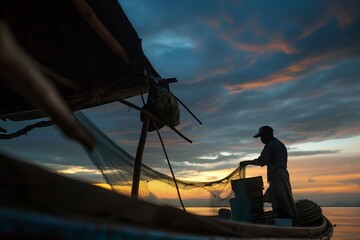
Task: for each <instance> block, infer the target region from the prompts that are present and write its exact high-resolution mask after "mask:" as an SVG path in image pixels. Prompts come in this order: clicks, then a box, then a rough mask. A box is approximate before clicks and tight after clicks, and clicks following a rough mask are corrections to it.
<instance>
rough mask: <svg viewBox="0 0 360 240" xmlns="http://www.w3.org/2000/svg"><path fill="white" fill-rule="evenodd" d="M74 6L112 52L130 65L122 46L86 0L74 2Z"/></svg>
mask: <svg viewBox="0 0 360 240" xmlns="http://www.w3.org/2000/svg"><path fill="white" fill-rule="evenodd" d="M73 2H74V5H75V6H76V7H77V9H78V10H79V11H80V13H81V15H82V16H83V18H84V19H85V20H86V21H87V22H88V23H89V24H90V26H91V27H92V28H93V29H94V30H95V32H96V33H97V34H98V35H99V37H101V38H102V39H103V40H104V42H105V43H106V44H107V45H108V46H109V47H110V48H111V50H112V51H113V52H114V53H115V54H116V55H118V56H119V57H120V58H121V59H122V60H123V61H124V62H125V63H127V64H129V63H130V58H129V56H128V54H127V53H126V52H125V50H124V48H123V47H122V46H121V44H120V43H119V42H118V41H117V40H116V38H115V37H114V36H113V35H112V34H111V33H110V32H109V30H108V29H107V28H106V27H105V26H104V24H103V23H102V22H101V21H100V19H99V18H98V17H97V16H96V14H95V12H94V10H93V9H92V8H91V7H90V5H89V4H88V3H87V2H86V1H85V0H73Z"/></svg>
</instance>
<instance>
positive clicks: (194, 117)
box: [173, 94, 202, 125]
mask: <svg viewBox="0 0 360 240" xmlns="http://www.w3.org/2000/svg"><path fill="white" fill-rule="evenodd" d="M173 96H174V97H175V98H176V100H177V101H178V102H179V103H181V105H183V107H184V108H185V109H186V110H187V111H188V112H189V113H190V114H191V115H192V116H193V117H194V118H195V119H196V121H198V123H199V124H200V125H202V122H201V121H200V120H199V119H198V118H197V117H196V116H195V115H194V114H193V113H192V112H191V111H190V109H189V108H188V107H187V106H186V105H185V104H184V103H183V102H182V101H181V100H180V99H179V98H177V97H176V96H175V95H174V94H173Z"/></svg>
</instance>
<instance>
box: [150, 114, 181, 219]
mask: <svg viewBox="0 0 360 240" xmlns="http://www.w3.org/2000/svg"><path fill="white" fill-rule="evenodd" d="M151 121H152V123H153V124H154V126H155V127H156V132H157V134H158V136H159V139H160V142H161V146H162V149H163V150H164V154H165V157H166V161H167V163H168V165H169V169H170V172H171V175H172V177H173V179H174V183H175V187H176V191H177V195H178V197H179V200H180V204H181V207H182V208H183V210H184V211H185V212H186V209H185V206H184V203H183V201H182V199H181V195H180V191H179V187H178V184H177V181H176V178H175V174H174V171H173V169H172V167H171V164H170V160H169V157H168V155H167V153H166V149H165V145H164V142H163V140H162V137H161V135H160V132H159V129H158V128H157V125H156V122H155V121H154V120H153V119H151Z"/></svg>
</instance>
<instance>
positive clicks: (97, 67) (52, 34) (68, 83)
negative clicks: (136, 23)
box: [0, 0, 160, 120]
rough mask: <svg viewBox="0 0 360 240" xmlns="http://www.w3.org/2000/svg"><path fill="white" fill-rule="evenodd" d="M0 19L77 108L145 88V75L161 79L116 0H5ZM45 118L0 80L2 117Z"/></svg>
mask: <svg viewBox="0 0 360 240" xmlns="http://www.w3.org/2000/svg"><path fill="white" fill-rule="evenodd" d="M0 17H1V19H2V20H3V21H5V23H7V25H8V26H9V28H10V30H11V32H12V33H13V35H14V36H15V38H16V40H17V41H18V43H19V44H20V46H21V47H22V48H23V50H24V51H25V52H26V53H28V54H29V55H30V56H31V57H32V58H33V60H34V62H35V63H36V66H38V68H39V70H40V71H41V72H42V73H44V74H45V75H46V76H47V77H48V78H49V79H50V80H51V81H52V82H53V83H54V84H55V85H56V87H57V89H58V91H59V92H60V94H61V95H62V97H63V98H64V99H65V101H66V102H67V103H68V104H69V106H70V107H71V109H72V110H73V111H76V110H80V109H84V108H89V107H94V106H98V105H102V104H106V103H109V102H112V101H116V100H119V99H125V98H128V97H132V96H136V95H139V94H141V92H147V91H148V84H147V79H148V78H160V76H159V74H158V73H157V72H156V71H155V69H154V68H153V67H152V65H151V63H150V62H149V60H148V59H147V57H146V56H145V55H144V53H143V50H142V46H141V39H139V37H138V34H137V33H136V31H135V29H134V28H133V26H132V25H131V23H130V21H129V20H128V18H127V17H126V15H125V13H124V12H123V10H122V8H121V6H120V5H119V3H118V1H117V0H102V1H97V0H87V1H84V0H73V1H72V0H62V1H43V0H32V1H27V0H17V1H13V0H2V1H1V2H0ZM5 70H6V69H5ZM19 71H21V69H19ZM0 78H1V76H0ZM43 116H45V115H44V114H43V113H42V112H41V111H40V110H37V109H35V108H34V106H32V105H30V104H29V103H27V102H26V101H25V100H23V99H22V98H21V97H19V96H18V95H17V94H16V93H14V92H13V91H12V90H11V89H10V88H9V87H8V86H7V85H6V83H5V82H4V81H2V79H1V80H0V118H1V119H3V120H6V119H11V120H26V119H32V118H39V117H43Z"/></svg>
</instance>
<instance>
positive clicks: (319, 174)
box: [0, 0, 360, 205]
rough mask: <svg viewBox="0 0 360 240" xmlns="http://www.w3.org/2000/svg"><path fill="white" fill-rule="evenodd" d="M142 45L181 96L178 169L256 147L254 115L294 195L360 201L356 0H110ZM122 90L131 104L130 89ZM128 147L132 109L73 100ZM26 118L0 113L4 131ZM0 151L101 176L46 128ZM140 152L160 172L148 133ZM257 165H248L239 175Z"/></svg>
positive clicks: (225, 162)
mask: <svg viewBox="0 0 360 240" xmlns="http://www.w3.org/2000/svg"><path fill="white" fill-rule="evenodd" d="M119 3H120V5H121V6H122V8H123V10H124V11H125V13H126V15H127V16H128V18H129V20H130V21H131V23H132V24H133V26H134V28H135V29H136V31H137V33H138V35H139V37H140V38H141V39H142V44H143V50H144V52H145V54H146V56H147V57H148V59H149V60H150V62H151V63H152V65H153V66H154V68H155V69H156V70H157V71H158V72H159V74H160V75H161V76H162V77H163V78H172V77H175V78H177V80H178V82H177V83H172V84H171V86H170V89H171V91H172V93H173V94H174V95H175V96H177V97H178V98H179V99H180V100H181V101H182V102H184V103H185V104H186V106H187V107H189V108H190V109H191V111H192V112H193V113H194V114H195V115H196V116H197V117H198V118H199V119H200V120H201V121H202V125H200V124H199V123H197V121H196V120H195V119H194V118H193V117H192V116H191V115H190V114H189V113H188V112H187V111H186V110H185V109H184V108H183V107H182V106H181V105H180V109H181V123H180V124H179V125H178V126H177V127H176V128H177V129H178V130H179V131H180V132H181V133H183V134H184V135H185V136H187V137H188V138H190V139H191V140H192V142H193V143H191V144H190V143H188V142H186V141H185V140H183V139H182V138H181V137H179V136H178V135H177V134H176V133H175V132H174V131H172V130H170V129H168V128H166V127H164V128H163V129H161V131H160V133H161V135H162V137H163V140H164V143H165V146H166V150H167V153H168V155H169V158H170V161H171V164H172V167H173V169H174V172H175V175H176V176H177V177H178V178H182V179H190V180H200V181H212V180H215V179H219V178H222V177H225V176H226V175H228V174H229V173H230V172H232V171H233V170H234V169H235V168H236V167H238V164H239V162H240V161H242V160H252V159H254V158H256V157H258V156H259V154H260V152H261V150H262V148H263V146H264V145H263V144H262V143H261V142H260V140H259V139H255V138H253V137H252V136H253V135H254V134H255V133H257V131H258V128H259V127H260V126H262V125H270V126H272V127H273V128H274V130H275V131H274V134H275V137H277V138H278V139H280V140H281V141H282V142H284V143H285V145H286V146H287V148H288V152H289V162H288V170H289V172H290V176H291V183H292V187H293V192H294V197H295V199H300V198H310V199H312V200H314V201H316V202H318V203H319V204H322V205H327V204H334V203H338V202H344V203H359V202H360V107H359V106H360V2H359V1H356V0H354V1H353V0H348V1H331V0H327V1H325V0H317V1H313V0H302V1H274V0H270V1H259V0H251V1H250V0H248V1H237V0H227V1H220V0H217V1H214V0H197V1H192V0H182V1H167V0H152V1H147V0H120V1H119ZM129 101H131V102H133V103H135V104H137V105H138V106H142V102H141V100H140V98H139V97H135V98H132V99H129ZM83 112H84V113H85V114H86V116H88V117H89V118H90V119H91V120H92V121H93V122H94V123H95V124H96V125H97V126H98V127H99V128H100V129H101V130H102V131H104V132H105V133H106V134H107V135H108V136H109V137H110V138H111V139H112V140H114V141H115V142H116V143H117V144H118V145H120V146H121V147H122V148H123V149H125V150H126V151H128V152H129V153H130V154H131V155H133V156H135V153H136V147H137V144H138V140H139V137H140V132H141V126H142V122H141V121H140V117H139V112H137V111H136V110H133V109H129V108H128V107H126V106H124V105H122V104H120V103H111V104H107V105H103V106H99V107H96V108H92V109H87V110H85V111H83ZM27 124H29V122H20V123H13V122H9V121H7V122H1V125H0V126H2V127H4V128H6V129H8V130H9V132H11V131H15V130H16V129H19V128H21V127H22V126H25V125H27ZM0 150H1V151H2V152H5V153H8V154H11V155H14V156H16V157H19V158H21V159H24V160H26V161H29V162H33V163H36V164H41V165H42V166H44V167H46V168H49V169H52V170H54V171H56V172H58V173H61V174H65V175H67V176H70V177H72V178H77V179H82V180H86V181H90V182H93V183H101V182H104V179H103V178H102V176H101V174H100V173H99V172H98V171H97V170H96V167H95V166H94V165H93V164H92V163H91V160H90V159H89V157H88V156H87V154H86V152H85V151H84V149H83V148H82V147H81V146H79V145H78V144H77V143H75V142H72V141H70V140H68V139H66V138H64V136H63V135H62V134H61V133H60V132H59V131H58V130H57V129H56V128H55V127H50V128H47V129H37V130H34V131H32V132H30V133H28V134H27V136H25V137H21V138H18V139H13V140H7V141H2V142H1V145H0ZM143 162H144V163H145V164H147V165H148V166H150V167H153V168H155V169H157V170H159V171H161V172H164V173H167V174H169V170H168V166H167V163H166V159H165V156H164V154H163V151H162V148H161V144H160V142H159V139H158V137H157V134H156V133H149V134H148V138H147V143H146V146H145V151H144V158H143ZM258 175H262V176H263V178H264V180H265V179H266V168H265V167H264V168H261V167H255V166H254V167H248V169H247V176H258Z"/></svg>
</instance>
